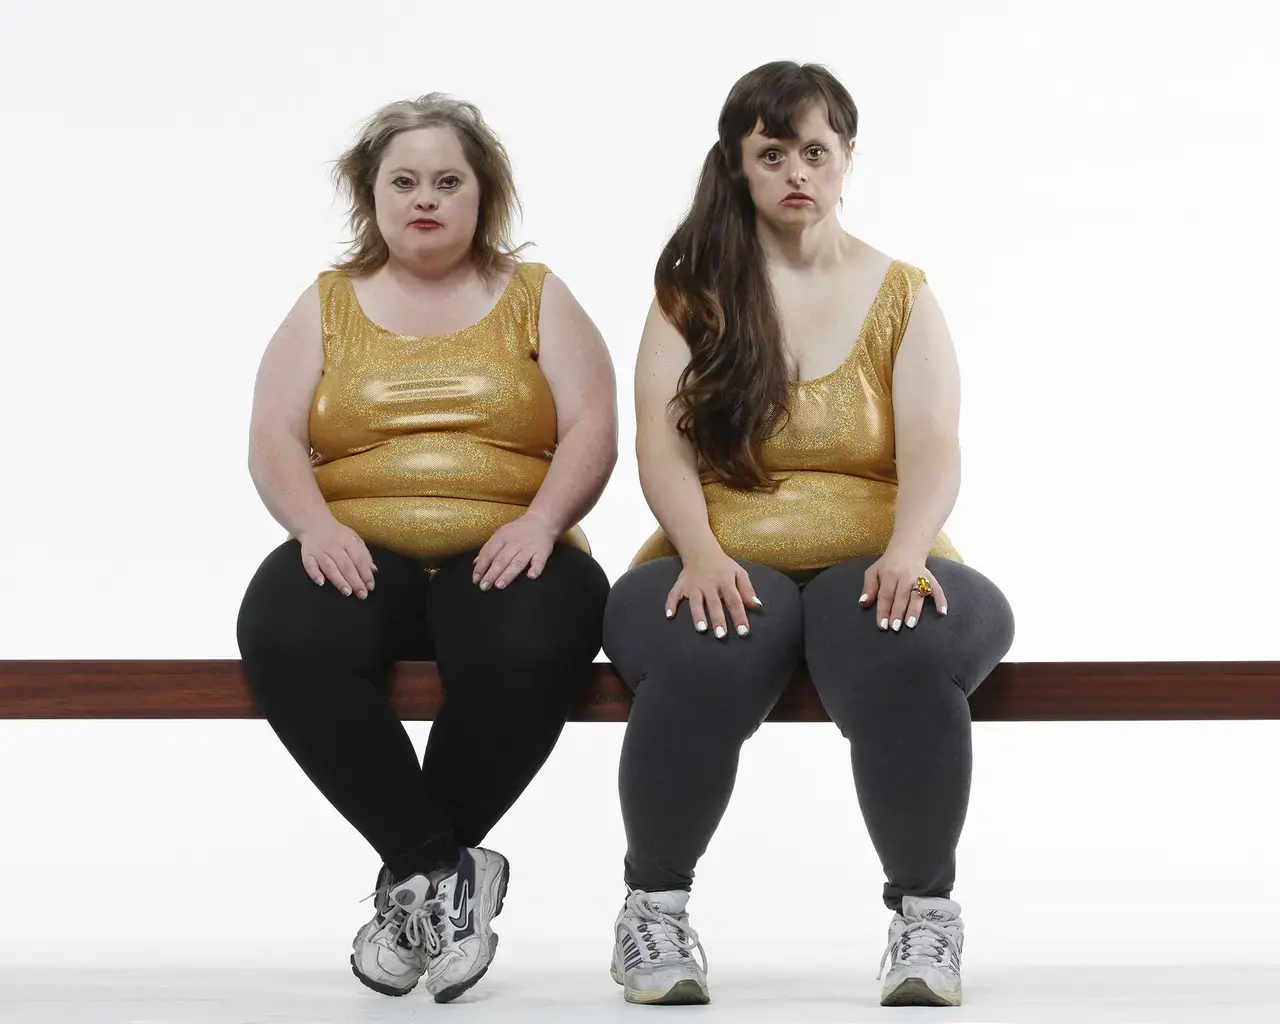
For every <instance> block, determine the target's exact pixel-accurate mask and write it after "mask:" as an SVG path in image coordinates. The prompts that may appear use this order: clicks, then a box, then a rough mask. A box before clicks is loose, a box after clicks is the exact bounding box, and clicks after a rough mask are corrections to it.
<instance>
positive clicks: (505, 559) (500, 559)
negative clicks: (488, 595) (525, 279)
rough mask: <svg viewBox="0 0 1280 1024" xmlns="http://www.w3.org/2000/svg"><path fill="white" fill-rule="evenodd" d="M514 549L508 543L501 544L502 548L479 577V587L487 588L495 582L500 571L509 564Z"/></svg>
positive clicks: (514, 551)
mask: <svg viewBox="0 0 1280 1024" xmlns="http://www.w3.org/2000/svg"><path fill="white" fill-rule="evenodd" d="M515 554H516V549H515V548H513V547H511V546H510V545H503V547H502V549H501V550H500V551H499V552H498V553H497V554H495V555H494V556H493V561H491V562H490V563H489V568H488V570H486V571H485V573H484V575H482V576H481V577H480V589H481V590H489V589H491V588H492V587H493V585H494V583H495V582H497V579H498V577H499V576H501V575H502V571H503V570H504V569H505V568H506V567H507V566H508V565H510V564H511V559H512V558H513V557H515Z"/></svg>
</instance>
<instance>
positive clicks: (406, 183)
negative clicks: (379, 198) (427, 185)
mask: <svg viewBox="0 0 1280 1024" xmlns="http://www.w3.org/2000/svg"><path fill="white" fill-rule="evenodd" d="M391 184H393V185H394V186H395V187H396V188H412V187H413V182H412V181H410V180H409V179H408V178H406V177H404V176H403V175H402V176H400V177H399V178H394V179H392V181H391Z"/></svg>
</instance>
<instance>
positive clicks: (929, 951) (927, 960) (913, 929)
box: [876, 921, 956, 981]
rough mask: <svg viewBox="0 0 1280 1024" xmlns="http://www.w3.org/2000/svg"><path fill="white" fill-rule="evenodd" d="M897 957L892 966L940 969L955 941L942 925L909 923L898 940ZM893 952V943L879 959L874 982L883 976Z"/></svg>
mask: <svg viewBox="0 0 1280 1024" xmlns="http://www.w3.org/2000/svg"><path fill="white" fill-rule="evenodd" d="M898 943H899V945H898V955H897V957H896V958H895V959H894V965H895V966H896V965H898V964H906V965H907V966H913V967H914V966H917V965H920V964H934V965H935V966H938V967H942V966H944V965H945V963H946V959H947V956H946V955H947V953H948V952H949V951H950V950H951V949H953V948H954V947H955V944H956V940H955V936H953V935H952V934H951V933H950V932H949V931H947V930H946V929H945V928H944V927H942V925H940V924H935V923H934V922H932V921H910V922H908V923H907V927H906V929H905V930H904V931H903V933H902V937H901V938H900V939H899V940H898ZM892 952H893V943H892V942H890V943H889V945H887V946H885V949H884V955H883V956H882V957H881V958H880V972H879V973H878V974H877V975H876V981H879V980H880V978H881V977H882V976H883V975H884V965H885V962H886V961H887V960H888V959H889V954H890V953H892Z"/></svg>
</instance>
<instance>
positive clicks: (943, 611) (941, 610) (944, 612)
mask: <svg viewBox="0 0 1280 1024" xmlns="http://www.w3.org/2000/svg"><path fill="white" fill-rule="evenodd" d="M938 611H940V612H941V613H942V614H943V615H946V614H947V610H946V608H939V609H938Z"/></svg>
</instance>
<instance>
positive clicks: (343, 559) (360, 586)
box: [333, 548, 369, 600]
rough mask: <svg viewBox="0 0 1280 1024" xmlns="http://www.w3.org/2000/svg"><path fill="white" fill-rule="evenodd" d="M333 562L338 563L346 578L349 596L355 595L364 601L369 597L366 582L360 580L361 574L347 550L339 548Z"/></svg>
mask: <svg viewBox="0 0 1280 1024" xmlns="http://www.w3.org/2000/svg"><path fill="white" fill-rule="evenodd" d="M333 560H334V562H335V563H337V566H338V568H339V570H341V572H342V575H343V576H344V577H346V580H347V586H348V587H349V588H350V589H349V590H347V593H348V594H355V595H356V597H358V598H360V599H361V600H363V599H364V598H366V597H368V596H369V591H367V590H366V589H365V586H364V580H362V579H361V578H360V573H359V572H357V571H356V563H355V562H353V561H352V560H351V556H350V555H349V554H347V552H346V549H345V548H339V549H338V551H336V552H335V553H334V556H333Z"/></svg>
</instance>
